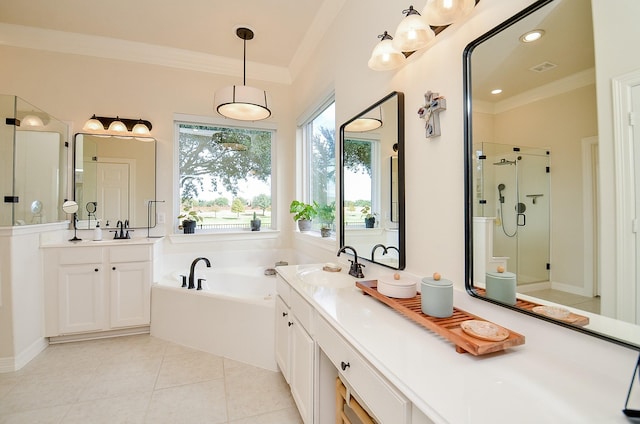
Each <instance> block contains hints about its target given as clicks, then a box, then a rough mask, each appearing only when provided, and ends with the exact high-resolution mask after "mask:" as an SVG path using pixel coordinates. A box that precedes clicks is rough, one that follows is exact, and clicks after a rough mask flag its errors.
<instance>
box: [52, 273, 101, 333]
mask: <svg viewBox="0 0 640 424" xmlns="http://www.w3.org/2000/svg"><path fill="white" fill-rule="evenodd" d="M103 274H104V270H103V267H102V264H85V265H65V266H60V267H59V268H58V301H59V308H60V309H59V311H58V314H59V315H58V320H59V332H60V334H69V333H81V332H87V331H99V330H102V329H104V327H105V319H104V318H105V313H104V311H105V309H104V303H105V291H104V276H103Z"/></svg>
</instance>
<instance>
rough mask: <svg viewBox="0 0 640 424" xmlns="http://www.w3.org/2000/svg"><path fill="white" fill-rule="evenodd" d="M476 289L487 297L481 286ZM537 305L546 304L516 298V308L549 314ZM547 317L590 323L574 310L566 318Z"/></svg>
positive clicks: (579, 324) (584, 323)
mask: <svg viewBox="0 0 640 424" xmlns="http://www.w3.org/2000/svg"><path fill="white" fill-rule="evenodd" d="M475 289H476V292H477V293H478V294H479V295H480V296H483V297H486V291H485V289H483V288H480V287H476V288H475ZM536 306H544V305H542V304H541V303H534V302H529V301H528V300H523V299H516V304H515V307H516V308H520V309H526V310H528V311H531V312H533V313H534V314H536V315H542V316H547V315H544V314H540V313H538V312H535V311H534V310H533V308H535V307H536ZM547 318H551V319H555V320H558V321H563V322H566V323H568V324H572V325H578V326H583V325H588V324H589V317H585V316H584V315H579V314H574V313H573V312H570V313H569V316H567V317H566V318H553V317H547Z"/></svg>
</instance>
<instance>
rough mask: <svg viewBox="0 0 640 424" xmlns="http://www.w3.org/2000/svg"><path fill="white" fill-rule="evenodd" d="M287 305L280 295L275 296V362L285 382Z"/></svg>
mask: <svg viewBox="0 0 640 424" xmlns="http://www.w3.org/2000/svg"><path fill="white" fill-rule="evenodd" d="M289 313H290V311H289V307H288V306H287V305H286V304H285V303H284V301H283V300H282V298H281V297H280V296H277V297H276V362H277V363H278V366H279V367H280V371H281V372H282V375H283V376H284V379H285V380H286V381H287V383H290V380H289V357H290V350H289V327H290V325H289V323H290V322H291V318H290V316H289Z"/></svg>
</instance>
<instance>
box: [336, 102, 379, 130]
mask: <svg viewBox="0 0 640 424" xmlns="http://www.w3.org/2000/svg"><path fill="white" fill-rule="evenodd" d="M381 126H382V108H381V107H377V108H376V109H374V110H372V111H371V112H369V113H366V114H364V115H362V116H360V117H359V118H357V119H354V120H353V121H351V122H349V123H348V124H347V125H345V127H344V130H345V131H348V132H367V131H373V130H376V129H378V128H380V127H381Z"/></svg>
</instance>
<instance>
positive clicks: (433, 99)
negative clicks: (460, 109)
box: [418, 91, 447, 138]
mask: <svg viewBox="0 0 640 424" xmlns="http://www.w3.org/2000/svg"><path fill="white" fill-rule="evenodd" d="M424 101H425V105H424V106H422V107H421V108H420V109H418V116H419V117H420V118H422V119H424V120H426V121H427V123H426V124H425V129H426V136H427V138H432V137H438V136H439V135H440V111H443V110H446V109H447V100H446V99H445V98H444V96H440V95H439V94H438V93H433V92H431V91H427V92H426V93H425V95H424Z"/></svg>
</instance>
